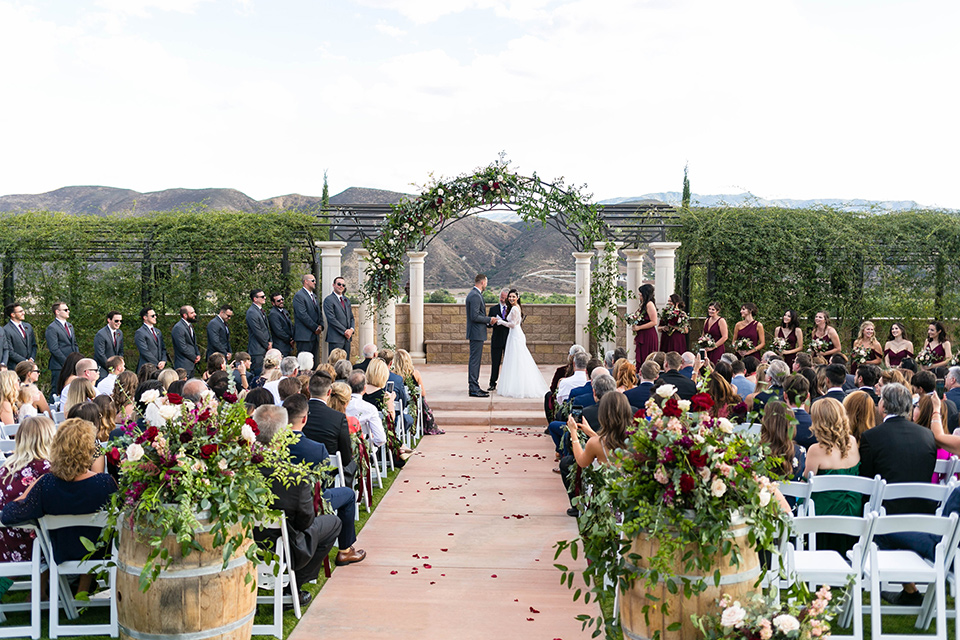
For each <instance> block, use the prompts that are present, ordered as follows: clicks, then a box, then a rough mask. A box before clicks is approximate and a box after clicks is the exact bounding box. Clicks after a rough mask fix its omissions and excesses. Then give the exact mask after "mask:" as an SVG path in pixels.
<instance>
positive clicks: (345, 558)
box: [334, 547, 367, 567]
mask: <svg viewBox="0 0 960 640" xmlns="http://www.w3.org/2000/svg"><path fill="white" fill-rule="evenodd" d="M366 557H367V552H366V551H364V550H363V549H354V548H353V547H350V548H349V549H346V550H345V551H340V552H339V553H337V559H336V560H335V561H334V564H336V565H337V566H338V567H342V566H344V565H347V564H353V563H354V562H360V561H361V560H363V559H364V558H366Z"/></svg>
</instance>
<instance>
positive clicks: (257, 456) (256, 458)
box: [250, 453, 263, 464]
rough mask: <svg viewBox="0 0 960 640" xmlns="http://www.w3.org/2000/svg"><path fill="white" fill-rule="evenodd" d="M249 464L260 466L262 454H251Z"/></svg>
mask: <svg viewBox="0 0 960 640" xmlns="http://www.w3.org/2000/svg"><path fill="white" fill-rule="evenodd" d="M250 462H252V463H253V464H261V463H262V462H263V454H262V453H255V454H253V455H252V456H250Z"/></svg>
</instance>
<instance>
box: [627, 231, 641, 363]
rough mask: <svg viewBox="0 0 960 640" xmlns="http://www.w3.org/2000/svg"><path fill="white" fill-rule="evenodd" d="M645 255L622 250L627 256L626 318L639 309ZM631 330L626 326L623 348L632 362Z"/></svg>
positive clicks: (636, 250) (634, 353)
mask: <svg viewBox="0 0 960 640" xmlns="http://www.w3.org/2000/svg"><path fill="white" fill-rule="evenodd" d="M645 253H646V251H645V250H643V249H624V250H623V255H625V256H627V316H630V314H632V313H633V312H635V311H636V310H637V309H639V308H640V298H639V297H638V296H639V294H638V293H637V289H639V288H640V283H642V282H643V255H644V254H645ZM633 336H634V333H633V330H632V329H631V328H630V327H629V326H627V338H626V341H625V344H624V345H623V348H624V349H626V350H627V358H628V359H629V360H630V361H631V362H633V359H634V357H636V351H637V350H636V348H635V347H634V345H633Z"/></svg>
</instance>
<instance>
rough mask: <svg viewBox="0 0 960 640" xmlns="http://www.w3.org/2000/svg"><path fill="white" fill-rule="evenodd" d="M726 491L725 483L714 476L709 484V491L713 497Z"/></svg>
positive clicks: (720, 495) (719, 495) (718, 496)
mask: <svg viewBox="0 0 960 640" xmlns="http://www.w3.org/2000/svg"><path fill="white" fill-rule="evenodd" d="M726 492H727V485H726V484H725V483H724V482H723V480H721V479H720V478H714V479H713V484H711V485H710V493H711V495H713V497H714V498H720V497H722V496H723V494H725V493H726Z"/></svg>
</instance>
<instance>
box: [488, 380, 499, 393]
mask: <svg viewBox="0 0 960 640" xmlns="http://www.w3.org/2000/svg"><path fill="white" fill-rule="evenodd" d="M496 390H497V383H496V382H493V383H491V384H490V386H489V387H487V391H496Z"/></svg>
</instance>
